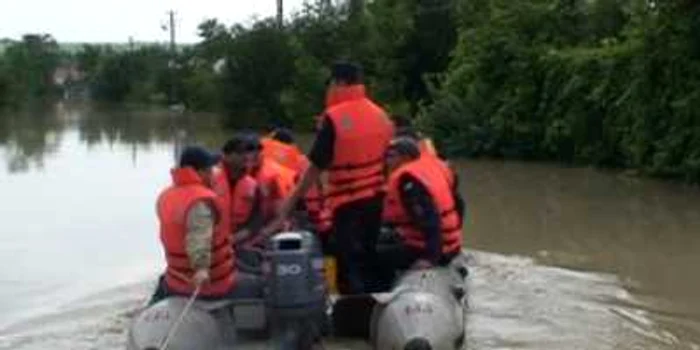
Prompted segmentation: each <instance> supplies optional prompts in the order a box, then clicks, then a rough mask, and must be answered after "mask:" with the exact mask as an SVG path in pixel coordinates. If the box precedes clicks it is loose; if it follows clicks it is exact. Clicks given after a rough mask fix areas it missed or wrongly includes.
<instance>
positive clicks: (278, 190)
mask: <svg viewBox="0 0 700 350" xmlns="http://www.w3.org/2000/svg"><path fill="white" fill-rule="evenodd" d="M252 176H253V178H254V179H255V180H256V181H257V183H258V185H259V186H260V192H261V194H262V198H261V201H262V203H261V210H262V211H263V216H264V218H265V220H266V221H267V220H271V219H273V218H274V216H275V215H276V214H277V209H278V208H277V206H278V205H279V204H280V203H281V201H282V199H284V198H286V197H288V196H289V195H290V194H291V192H292V190H293V189H294V179H295V173H294V171H292V170H290V169H287V168H286V167H284V166H282V165H280V164H278V163H277V162H275V161H274V160H272V159H269V158H265V157H263V158H262V160H261V164H260V167H259V168H258V169H256V171H255V172H254V173H253V174H252Z"/></svg>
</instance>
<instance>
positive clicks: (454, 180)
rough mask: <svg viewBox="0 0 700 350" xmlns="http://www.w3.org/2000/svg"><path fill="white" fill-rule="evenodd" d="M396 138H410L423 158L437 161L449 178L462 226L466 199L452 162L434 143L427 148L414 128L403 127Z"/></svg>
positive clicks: (397, 132)
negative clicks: (460, 189) (460, 191)
mask: <svg viewBox="0 0 700 350" xmlns="http://www.w3.org/2000/svg"><path fill="white" fill-rule="evenodd" d="M395 137H396V138H408V139H410V140H412V141H413V142H415V143H416V146H417V147H418V149H419V151H420V154H421V156H422V157H429V158H431V160H433V161H435V162H436V165H437V166H438V167H440V169H441V170H442V171H443V173H444V175H445V177H446V178H447V182H448V183H449V185H450V188H451V189H452V195H453V196H454V201H455V204H456V208H457V212H458V213H459V220H460V224H462V222H463V219H464V214H465V210H466V207H465V202H464V198H463V197H462V195H461V194H460V193H459V176H458V175H457V172H456V171H455V169H454V168H452V166H451V164H450V162H449V161H448V160H447V159H446V157H445V156H443V155H442V153H440V152H439V150H437V149H436V148H434V146H432V141H429V142H430V146H425V140H426V138H422V136H421V135H420V133H419V132H418V131H416V130H415V129H413V128H412V127H403V128H400V129H397V131H396V133H395ZM428 140H429V139H428Z"/></svg>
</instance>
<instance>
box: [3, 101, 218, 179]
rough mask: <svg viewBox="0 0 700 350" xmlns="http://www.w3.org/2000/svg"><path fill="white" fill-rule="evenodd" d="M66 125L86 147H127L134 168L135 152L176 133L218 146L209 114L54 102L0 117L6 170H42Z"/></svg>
mask: <svg viewBox="0 0 700 350" xmlns="http://www.w3.org/2000/svg"><path fill="white" fill-rule="evenodd" d="M68 129H75V130H77V131H78V134H79V136H78V138H79V140H80V142H81V143H82V144H84V145H85V146H86V147H87V148H88V150H90V149H92V148H93V147H94V146H96V145H103V144H106V145H109V147H110V148H111V147H113V146H115V145H126V146H130V148H131V153H132V163H133V164H134V166H135V164H136V162H137V160H138V153H139V151H150V150H151V149H152V147H154V146H155V145H157V144H161V145H162V144H165V143H171V142H172V141H173V140H174V139H175V137H176V136H177V135H180V136H181V139H182V140H181V141H182V142H199V143H203V144H206V145H209V146H211V147H214V146H217V145H218V143H219V142H221V140H222V139H223V135H224V131H223V130H221V129H220V128H219V127H218V120H217V117H216V116H214V115H207V114H197V115H194V114H189V113H179V112H170V111H165V110H162V109H152V110H144V109H143V108H140V109H138V110H136V109H128V108H110V107H108V106H96V105H90V104H85V103H77V102H76V103H71V104H66V103H57V104H55V105H52V106H42V107H41V108H36V109H35V110H32V111H23V112H21V113H7V114H4V115H0V151H1V152H4V153H5V155H4V156H3V157H2V158H4V159H5V161H6V166H7V170H8V172H9V173H20V172H27V171H30V170H32V169H36V170H43V169H44V167H45V161H46V158H47V157H50V156H51V155H52V154H54V153H55V152H56V151H57V150H58V148H59V147H60V146H61V141H62V139H61V138H62V136H63V134H64V132H65V131H66V130H68ZM183 135H184V138H183V137H182V136H183ZM175 151H176V150H173V152H175Z"/></svg>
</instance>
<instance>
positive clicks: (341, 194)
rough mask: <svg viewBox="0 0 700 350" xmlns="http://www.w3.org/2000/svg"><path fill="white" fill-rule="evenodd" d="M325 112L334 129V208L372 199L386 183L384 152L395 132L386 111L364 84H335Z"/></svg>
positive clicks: (330, 181) (331, 184)
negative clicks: (371, 97) (338, 85)
mask: <svg viewBox="0 0 700 350" xmlns="http://www.w3.org/2000/svg"><path fill="white" fill-rule="evenodd" d="M328 101H329V104H330V105H329V106H328V108H327V109H326V112H325V115H326V117H327V118H330V120H331V122H332V125H333V128H334V129H335V130H334V131H335V144H334V146H333V161H332V163H331V166H330V167H329V169H328V185H329V186H328V192H327V198H328V200H329V202H330V203H329V204H330V206H331V208H332V209H333V210H335V208H337V207H338V206H340V205H343V204H345V203H349V202H353V201H356V200H360V199H364V198H370V197H373V196H375V195H376V194H378V193H379V192H380V191H381V190H382V187H383V184H384V175H383V167H384V152H385V151H386V149H387V147H388V145H389V142H390V141H391V138H392V135H393V133H394V127H393V124H392V122H391V120H390V119H389V118H388V117H387V116H386V113H385V112H384V110H382V109H381V108H380V107H379V106H377V105H376V104H374V103H373V102H372V101H370V100H369V99H368V98H367V97H366V95H365V87H364V86H363V85H353V86H349V87H342V88H338V87H336V88H335V89H334V91H332V92H331V93H330V94H329V97H328Z"/></svg>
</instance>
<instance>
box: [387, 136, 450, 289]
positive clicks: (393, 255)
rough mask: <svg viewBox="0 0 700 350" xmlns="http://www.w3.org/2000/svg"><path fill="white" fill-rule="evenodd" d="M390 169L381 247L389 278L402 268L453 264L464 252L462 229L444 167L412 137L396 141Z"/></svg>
mask: <svg viewBox="0 0 700 350" xmlns="http://www.w3.org/2000/svg"><path fill="white" fill-rule="evenodd" d="M385 165H386V171H387V173H388V175H389V178H388V184H387V189H386V190H387V192H386V196H385V198H384V207H383V211H382V226H383V227H382V232H381V234H380V238H379V242H378V244H377V254H378V256H379V257H380V261H382V264H381V266H382V267H383V268H385V269H386V271H385V273H384V274H383V275H384V276H385V277H386V278H387V279H389V280H390V279H392V277H393V274H394V272H395V271H397V270H405V269H409V268H417V267H426V266H441V265H446V264H448V263H449V262H450V261H451V260H452V258H454V257H455V256H457V255H458V254H459V253H460V251H461V248H462V230H461V224H460V220H459V214H458V212H457V210H456V208H455V201H454V197H453V195H452V190H451V188H450V185H449V183H448V181H447V179H446V178H445V175H444V172H443V169H441V167H440V166H438V165H436V163H435V162H434V161H433V160H432V159H430V158H429V157H423V156H421V153H420V150H419V149H418V147H417V145H416V143H415V142H414V140H412V139H410V138H406V137H400V138H396V139H394V140H392V142H391V144H390V145H389V148H388V150H387V152H386V156H385ZM389 280H386V281H385V282H387V283H389Z"/></svg>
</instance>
